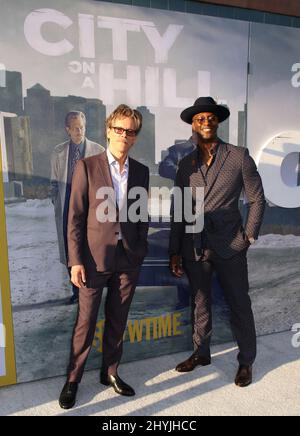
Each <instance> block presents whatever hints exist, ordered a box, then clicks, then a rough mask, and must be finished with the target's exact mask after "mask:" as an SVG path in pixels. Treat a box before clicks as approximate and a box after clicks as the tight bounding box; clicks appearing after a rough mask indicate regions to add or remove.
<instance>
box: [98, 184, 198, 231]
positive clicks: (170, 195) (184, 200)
mask: <svg viewBox="0 0 300 436" xmlns="http://www.w3.org/2000/svg"><path fill="white" fill-rule="evenodd" d="M149 194H150V195H149ZM149 194H148V192H147V190H146V189H145V188H142V187H138V186H137V187H134V188H131V189H130V190H129V191H128V196H127V198H126V196H125V198H124V201H123V202H122V205H121V206H120V208H118V207H117V204H118V201H117V200H118V199H117V198H116V192H115V190H114V189H113V188H112V187H107V186H104V187H101V188H99V189H98V191H97V194H96V198H97V200H101V203H100V204H99V206H98V207H97V209H96V217H97V220H98V222H100V223H105V222H116V221H119V222H122V223H125V222H131V223H137V222H144V223H145V222H148V221H149V201H148V200H149V196H150V199H151V200H152V201H153V200H155V202H156V203H157V205H158V208H159V214H158V215H157V217H158V216H159V217H161V219H159V221H161V222H170V217H171V216H172V220H173V222H174V223H182V222H184V223H185V224H186V228H185V231H186V233H200V232H201V231H202V230H203V227H204V188H202V187H195V188H190V187H186V188H184V189H183V190H182V189H181V188H179V187H177V186H175V187H174V188H173V189H172V190H170V189H169V188H167V187H162V188H157V187H152V188H151V189H150V193H149ZM127 199H128V201H130V205H129V207H128V201H127ZM131 200H134V201H131ZM170 206H171V207H170ZM152 221H155V218H154V219H152Z"/></svg>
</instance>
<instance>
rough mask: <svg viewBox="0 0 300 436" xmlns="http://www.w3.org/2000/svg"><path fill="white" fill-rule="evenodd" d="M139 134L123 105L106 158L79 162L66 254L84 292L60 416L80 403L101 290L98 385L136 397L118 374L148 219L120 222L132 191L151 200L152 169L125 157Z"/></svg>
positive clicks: (133, 115) (135, 117) (111, 123)
mask: <svg viewBox="0 0 300 436" xmlns="http://www.w3.org/2000/svg"><path fill="white" fill-rule="evenodd" d="M141 127H142V115H141V114H140V113H139V112H138V111H136V110H132V109H131V108H129V107H128V106H126V105H120V106H118V107H117V108H116V109H115V111H114V112H113V113H112V114H111V115H110V116H109V117H108V119H107V121H106V133H107V139H108V148H107V150H106V152H104V153H102V154H99V155H97V156H93V157H89V158H87V159H83V160H81V161H79V162H78V164H77V166H76V169H75V172H74V176H73V181H72V192H71V199H70V209H69V220H68V248H69V266H70V267H71V280H72V283H73V284H75V285H76V286H78V287H79V288H80V291H79V307H78V315H77V320H76V323H75V327H74V332H73V338H72V347H71V356H70V363H69V367H68V375H67V382H66V384H65V385H64V387H63V390H62V392H61V395H60V398H59V404H60V406H61V407H62V408H63V409H70V408H71V407H73V406H74V404H75V400H76V393H77V389H78V383H79V382H80V381H81V378H82V375H83V371H84V366H85V363H86V360H87V357H88V354H89V352H90V349H91V346H92V342H93V338H94V333H95V328H96V323H97V315H98V309H99V306H100V303H101V297H102V292H103V288H104V287H107V289H108V292H107V297H106V302H105V328H104V334H103V361H102V369H101V374H100V382H101V383H102V384H104V385H106V386H112V387H113V389H114V390H115V392H117V393H118V394H120V395H127V396H132V395H134V394H135V392H134V390H133V389H132V388H131V387H130V386H129V385H128V384H126V383H125V382H124V381H123V380H122V379H121V378H120V377H119V376H118V372H117V369H118V366H119V363H120V360H121V356H122V349H123V335H124V331H125V328H126V324H127V317H128V312H129V308H130V304H131V301H132V298H133V295H134V291H135V287H136V284H137V280H138V276H139V272H140V268H141V265H142V262H143V259H144V257H145V255H146V252H147V234H148V228H149V222H148V215H147V214H146V219H144V218H143V219H142V218H140V219H139V220H130V214H128V215H129V217H128V218H127V220H126V221H125V220H124V219H123V218H121V219H120V217H122V216H124V215H123V212H124V210H125V211H126V212H128V210H129V209H130V206H131V205H132V204H133V203H134V202H135V200H134V199H131V198H130V196H129V195H128V194H129V192H130V190H131V189H132V188H140V189H142V190H143V192H145V193H146V194H147V192H148V189H149V169H148V168H147V167H146V166H144V165H142V164H141V163H139V162H137V161H136V160H134V159H131V158H130V157H128V152H129V150H130V148H131V147H132V146H133V145H134V143H135V142H136V139H137V135H138V133H139V131H140V129H141ZM102 189H105V190H106V189H108V190H110V192H112V193H113V195H112V196H111V198H110V203H109V201H108V197H109V195H108V197H107V196H105V195H102V194H101V190H102ZM102 192H103V191H102ZM146 203H147V195H146ZM109 204H112V205H113V206H114V207H115V212H116V213H115V216H113V214H112V215H110V216H109V214H107V210H108V209H109ZM146 206H147V205H146ZM105 215H107V216H105Z"/></svg>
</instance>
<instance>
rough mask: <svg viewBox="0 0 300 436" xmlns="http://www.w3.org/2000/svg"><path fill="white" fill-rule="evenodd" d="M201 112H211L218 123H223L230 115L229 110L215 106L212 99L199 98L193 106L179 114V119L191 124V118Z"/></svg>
mask: <svg viewBox="0 0 300 436" xmlns="http://www.w3.org/2000/svg"><path fill="white" fill-rule="evenodd" d="M201 112H211V113H213V114H215V115H216V116H217V117H218V120H219V123H221V122H222V121H225V120H226V119H227V118H228V117H229V115H230V111H229V109H227V107H225V106H222V105H220V104H217V103H216V102H215V100H214V99H213V98H212V97H199V98H197V100H196V101H195V103H194V105H193V106H191V107H188V108H187V109H184V111H182V112H181V114H180V118H181V119H182V120H183V121H184V122H185V123H188V124H192V122H193V117H194V116H195V115H197V114H200V113H201Z"/></svg>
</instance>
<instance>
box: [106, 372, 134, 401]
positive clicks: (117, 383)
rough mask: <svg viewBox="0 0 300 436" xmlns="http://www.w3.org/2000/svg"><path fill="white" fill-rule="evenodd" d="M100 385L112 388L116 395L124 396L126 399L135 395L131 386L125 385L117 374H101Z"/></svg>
mask: <svg viewBox="0 0 300 436" xmlns="http://www.w3.org/2000/svg"><path fill="white" fill-rule="evenodd" d="M100 383H102V384H103V385H105V386H112V387H113V388H114V390H115V392H116V393H117V394H120V395H125V396H127V397H132V396H133V395H135V392H134V390H133V389H132V387H131V386H129V385H128V384H127V383H125V382H124V381H123V380H122V379H120V377H119V376H118V374H116V375H105V374H101V376H100Z"/></svg>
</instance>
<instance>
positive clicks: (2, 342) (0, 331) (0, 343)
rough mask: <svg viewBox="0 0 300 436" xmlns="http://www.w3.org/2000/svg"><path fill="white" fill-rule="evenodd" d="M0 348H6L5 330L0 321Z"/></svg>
mask: <svg viewBox="0 0 300 436" xmlns="http://www.w3.org/2000/svg"><path fill="white" fill-rule="evenodd" d="M0 348H6V330H5V325H4V324H2V323H0Z"/></svg>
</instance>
